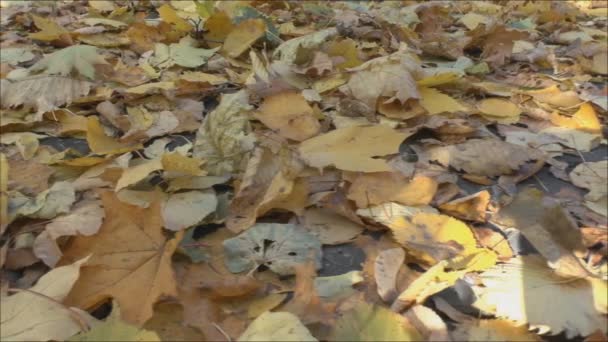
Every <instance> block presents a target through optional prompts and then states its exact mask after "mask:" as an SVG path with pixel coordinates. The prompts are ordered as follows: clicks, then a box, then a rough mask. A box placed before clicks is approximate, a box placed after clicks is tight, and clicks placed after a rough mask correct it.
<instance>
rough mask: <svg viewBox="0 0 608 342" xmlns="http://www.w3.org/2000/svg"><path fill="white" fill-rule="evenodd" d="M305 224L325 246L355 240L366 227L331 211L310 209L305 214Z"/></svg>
mask: <svg viewBox="0 0 608 342" xmlns="http://www.w3.org/2000/svg"><path fill="white" fill-rule="evenodd" d="M303 224H304V227H306V230H308V231H309V232H310V233H311V234H312V235H314V236H315V237H316V238H317V239H319V241H320V242H321V243H322V244H324V245H338V244H342V243H346V242H349V241H352V240H353V239H355V238H356V237H357V236H358V235H359V234H361V233H362V232H363V229H364V227H363V226H361V225H359V224H357V223H355V222H352V221H350V220H348V219H347V218H345V217H344V216H340V215H338V214H336V213H334V212H332V211H330V210H327V209H322V208H310V209H307V210H306V211H305V212H304V217H303Z"/></svg>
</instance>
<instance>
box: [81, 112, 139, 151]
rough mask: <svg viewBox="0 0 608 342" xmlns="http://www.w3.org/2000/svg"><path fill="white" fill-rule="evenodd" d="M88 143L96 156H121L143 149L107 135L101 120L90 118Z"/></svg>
mask: <svg viewBox="0 0 608 342" xmlns="http://www.w3.org/2000/svg"><path fill="white" fill-rule="evenodd" d="M87 142H88V144H89V148H90V149H91V151H93V153H96V154H119V153H124V152H129V151H133V150H136V149H138V148H141V147H142V146H141V145H134V144H129V143H121V142H119V141H118V140H115V139H114V138H112V137H109V136H107V135H106V134H105V132H104V130H103V127H102V126H101V124H100V123H99V119H97V117H94V116H90V117H89V118H88V122H87Z"/></svg>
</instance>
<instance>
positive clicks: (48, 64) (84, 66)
mask: <svg viewBox="0 0 608 342" xmlns="http://www.w3.org/2000/svg"><path fill="white" fill-rule="evenodd" d="M95 64H107V62H106V60H105V59H104V58H103V57H102V56H101V55H100V54H99V52H98V50H97V48H96V47H94V46H89V45H75V46H70V47H67V48H65V49H61V50H59V51H56V52H53V53H51V54H50V55H47V56H45V57H44V58H43V59H42V60H40V61H38V62H37V63H36V64H34V65H32V67H31V68H30V70H31V71H42V73H43V74H46V75H60V76H68V75H69V74H70V73H71V72H72V71H73V70H76V71H78V73H79V74H80V75H82V76H84V77H86V78H88V79H90V80H94V79H95V67H94V65H95Z"/></svg>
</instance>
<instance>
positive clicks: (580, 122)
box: [551, 103, 602, 134]
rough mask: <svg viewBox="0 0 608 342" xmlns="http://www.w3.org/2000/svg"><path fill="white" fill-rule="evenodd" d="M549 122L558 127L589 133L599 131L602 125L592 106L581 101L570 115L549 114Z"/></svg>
mask: <svg viewBox="0 0 608 342" xmlns="http://www.w3.org/2000/svg"><path fill="white" fill-rule="evenodd" d="M551 123H553V124H554V125H556V126H560V127H567V128H573V129H579V130H581V131H585V132H589V133H596V134H597V133H599V132H600V131H601V127H602V125H601V124H600V121H599V119H598V118H597V114H596V113H595V110H594V109H593V106H592V105H590V104H589V103H583V104H582V105H581V106H580V107H579V109H578V110H577V111H576V113H574V115H572V116H571V117H567V116H563V115H559V114H557V113H553V114H551Z"/></svg>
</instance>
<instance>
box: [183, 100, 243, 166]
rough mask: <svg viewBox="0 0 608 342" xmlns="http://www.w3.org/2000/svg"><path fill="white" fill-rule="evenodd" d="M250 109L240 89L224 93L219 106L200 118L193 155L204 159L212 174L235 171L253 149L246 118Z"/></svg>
mask: <svg viewBox="0 0 608 342" xmlns="http://www.w3.org/2000/svg"><path fill="white" fill-rule="evenodd" d="M251 108H252V107H251V106H250V105H249V99H248V94H247V92H246V91H244V90H241V91H239V92H237V93H234V94H227V95H223V96H222V100H221V102H220V104H219V106H218V107H217V108H216V109H215V110H213V111H212V112H211V113H209V114H208V115H207V116H206V117H205V120H203V124H202V125H201V127H200V128H199V130H198V132H197V133H196V142H195V143H194V148H193V154H194V156H195V157H197V158H201V159H204V160H206V161H207V163H206V169H207V170H208V171H209V173H210V174H211V175H221V174H224V173H227V172H228V173H229V172H233V171H236V170H238V169H239V168H240V165H239V164H240V162H241V161H242V158H243V156H244V154H245V153H246V152H248V151H250V150H251V149H252V148H253V138H252V137H251V136H250V135H248V133H249V130H250V128H249V120H248V117H247V113H248V111H249V110H251Z"/></svg>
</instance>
